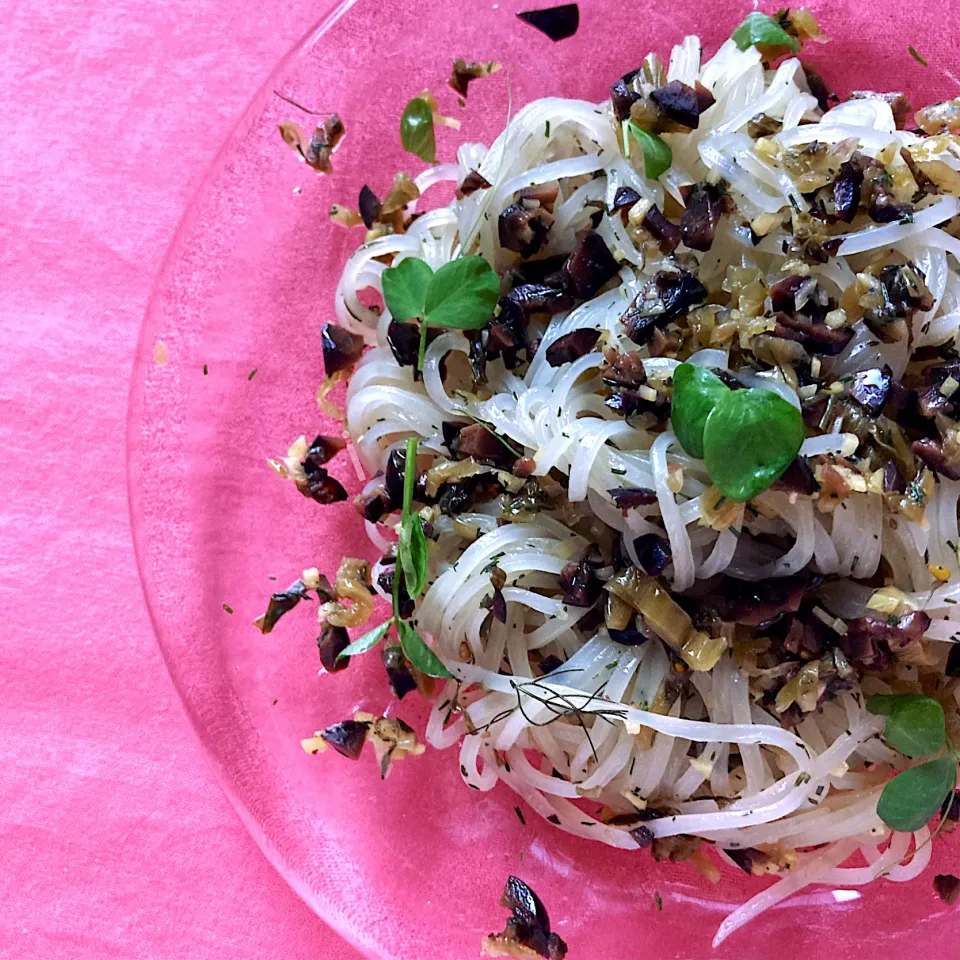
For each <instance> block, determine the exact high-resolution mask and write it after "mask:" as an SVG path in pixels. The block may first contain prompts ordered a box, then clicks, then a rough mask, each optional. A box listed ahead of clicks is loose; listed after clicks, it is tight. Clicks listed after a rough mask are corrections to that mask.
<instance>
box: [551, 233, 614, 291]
mask: <svg viewBox="0 0 960 960" xmlns="http://www.w3.org/2000/svg"><path fill="white" fill-rule="evenodd" d="M619 269H620V265H619V264H618V263H617V261H616V260H615V259H614V257H613V254H612V253H611V252H610V250H609V248H608V247H607V245H606V243H604V241H603V238H602V237H601V236H600V234H599V233H596V232H595V231H591V232H590V233H588V234H587V235H586V236H585V237H584V238H583V240H581V241H580V244H579V246H578V247H577V249H576V250H575V251H574V252H573V253H572V254H570V257H569V259H568V260H567V262H566V263H565V264H564V265H563V274H564V277H565V278H566V280H567V284H568V286H569V290H570V292H571V293H572V294H573V295H574V296H575V297H577V298H578V299H581V300H587V299H589V298H590V297H592V296H594V295H595V294H597V293H598V292H599V291H600V288H601V287H602V286H603V285H604V284H606V283H607V282H608V281H610V280H612V279H613V278H614V277H615V276H616V275H617V272H618V271H619Z"/></svg>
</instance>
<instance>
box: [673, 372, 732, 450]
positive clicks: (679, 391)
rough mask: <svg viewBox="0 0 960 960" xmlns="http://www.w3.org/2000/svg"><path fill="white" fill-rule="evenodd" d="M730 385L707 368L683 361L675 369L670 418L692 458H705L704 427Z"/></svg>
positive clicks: (674, 430)
mask: <svg viewBox="0 0 960 960" xmlns="http://www.w3.org/2000/svg"><path fill="white" fill-rule="evenodd" d="M729 392H730V388H729V387H728V386H727V385H726V384H725V383H724V382H723V381H722V380H721V379H720V378H719V377H718V376H717V375H716V374H715V373H711V372H710V371H709V370H707V369H706V368H705V367H698V366H697V365H696V364H694V363H681V364H680V366H679V367H677V369H676V370H674V372H673V401H672V403H671V405H670V419H671V422H672V423H673V432H674V433H675V434H676V435H677V439H678V440H679V441H680V445H681V446H682V447H683V449H684V450H686V451H687V453H689V454H690V456H691V457H696V458H697V459H698V460H702V459H703V427H704V424H706V422H707V417H708V416H710V412H711V411H712V410H713V408H714V407H715V406H716V405H717V403H718V402H719V401H720V399H721V398H722V397H725V396H726V395H727V394H728V393H729Z"/></svg>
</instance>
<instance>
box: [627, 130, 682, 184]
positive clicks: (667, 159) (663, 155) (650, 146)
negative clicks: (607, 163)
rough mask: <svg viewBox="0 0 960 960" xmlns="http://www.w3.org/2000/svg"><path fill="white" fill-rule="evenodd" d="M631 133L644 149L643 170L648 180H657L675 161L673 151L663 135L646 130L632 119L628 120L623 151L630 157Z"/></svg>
mask: <svg viewBox="0 0 960 960" xmlns="http://www.w3.org/2000/svg"><path fill="white" fill-rule="evenodd" d="M628 134H629V135H628ZM630 135H632V136H633V139H634V140H636V141H637V143H639V144H640V149H641V150H643V172H644V175H645V176H646V177H647V179H648V180H656V179H657V177H659V176H661V175H662V174H664V173H666V172H667V171H668V170H669V169H670V165H671V164H672V163H673V151H672V150H671V149H670V144H669V143H667V141H666V140H664V139H663V137H660V136H657V134H655V133H651V132H650V131H649V130H644V129H643V127H641V126H640V125H639V124H637V123H634V122H633V121H632V120H628V121H626V123H625V125H624V136H623V152H624V155H625V156H626V157H627V158H628V159H629V157H630Z"/></svg>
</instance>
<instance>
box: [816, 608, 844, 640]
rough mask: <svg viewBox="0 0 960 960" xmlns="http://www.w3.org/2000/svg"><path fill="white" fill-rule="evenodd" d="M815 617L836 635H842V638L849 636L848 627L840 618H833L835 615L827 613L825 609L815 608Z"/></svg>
mask: <svg viewBox="0 0 960 960" xmlns="http://www.w3.org/2000/svg"><path fill="white" fill-rule="evenodd" d="M813 615H814V616H815V617H816V618H817V619H818V620H819V621H820V622H821V623H822V624H824V625H826V626H828V627H829V628H830V629H831V630H833V632H834V633H838V634H840V636H841V637H845V636H846V635H847V625H846V624H845V623H844V622H843V621H842V620H841V619H840V618H839V617H835V616H833V614H830V613H827V611H826V610H824V609H823V607H814V608H813Z"/></svg>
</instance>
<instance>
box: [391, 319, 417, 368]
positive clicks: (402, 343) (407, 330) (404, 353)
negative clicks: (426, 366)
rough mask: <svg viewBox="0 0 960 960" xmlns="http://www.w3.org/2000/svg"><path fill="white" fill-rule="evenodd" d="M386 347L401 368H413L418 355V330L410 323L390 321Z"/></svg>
mask: <svg viewBox="0 0 960 960" xmlns="http://www.w3.org/2000/svg"><path fill="white" fill-rule="evenodd" d="M387 346H389V347H390V351H391V352H392V353H393V356H394V359H395V360H396V361H397V363H399V364H400V366H401V367H415V366H416V365H417V356H418V355H419V353H420V330H419V328H418V327H417V326H416V325H414V324H412V323H401V322H400V321H399V320H391V321H390V325H389V326H388V327H387Z"/></svg>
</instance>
